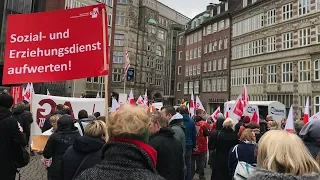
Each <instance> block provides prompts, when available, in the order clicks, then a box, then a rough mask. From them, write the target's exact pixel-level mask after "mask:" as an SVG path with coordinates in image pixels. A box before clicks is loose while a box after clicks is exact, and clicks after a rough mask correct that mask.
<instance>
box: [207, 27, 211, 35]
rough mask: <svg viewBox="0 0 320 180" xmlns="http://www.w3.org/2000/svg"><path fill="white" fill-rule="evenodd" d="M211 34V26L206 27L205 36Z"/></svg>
mask: <svg viewBox="0 0 320 180" xmlns="http://www.w3.org/2000/svg"><path fill="white" fill-rule="evenodd" d="M209 34H211V25H208V26H207V35H209Z"/></svg>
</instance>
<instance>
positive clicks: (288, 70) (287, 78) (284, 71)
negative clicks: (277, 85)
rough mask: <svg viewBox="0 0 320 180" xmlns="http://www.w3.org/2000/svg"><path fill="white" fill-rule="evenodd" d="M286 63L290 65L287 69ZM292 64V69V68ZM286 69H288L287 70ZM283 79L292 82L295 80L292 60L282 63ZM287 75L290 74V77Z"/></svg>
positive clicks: (283, 81) (285, 81)
mask: <svg viewBox="0 0 320 180" xmlns="http://www.w3.org/2000/svg"><path fill="white" fill-rule="evenodd" d="M286 65H289V66H288V67H289V69H286ZM290 66H291V69H290ZM285 69H286V70H285ZM281 73H282V77H281V81H282V83H292V82H293V63H292V62H285V63H282V64H281ZM285 75H289V76H288V77H287V76H285Z"/></svg>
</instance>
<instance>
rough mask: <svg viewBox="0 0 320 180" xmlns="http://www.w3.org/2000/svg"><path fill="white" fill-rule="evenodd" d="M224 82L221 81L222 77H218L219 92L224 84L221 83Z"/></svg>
mask: <svg viewBox="0 0 320 180" xmlns="http://www.w3.org/2000/svg"><path fill="white" fill-rule="evenodd" d="M221 83H222V82H221V79H220V78H218V79H217V91H218V92H220V91H221V86H222V84H221Z"/></svg>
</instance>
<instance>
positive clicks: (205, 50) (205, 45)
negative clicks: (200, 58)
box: [203, 44, 208, 54]
mask: <svg viewBox="0 0 320 180" xmlns="http://www.w3.org/2000/svg"><path fill="white" fill-rule="evenodd" d="M207 53H208V45H207V44H204V45H203V54H207Z"/></svg>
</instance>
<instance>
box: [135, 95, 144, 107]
mask: <svg viewBox="0 0 320 180" xmlns="http://www.w3.org/2000/svg"><path fill="white" fill-rule="evenodd" d="M136 104H138V105H142V104H144V103H143V98H142V96H141V95H140V96H139V98H138V100H137V102H136Z"/></svg>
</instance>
